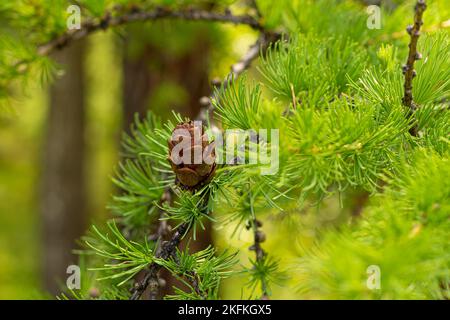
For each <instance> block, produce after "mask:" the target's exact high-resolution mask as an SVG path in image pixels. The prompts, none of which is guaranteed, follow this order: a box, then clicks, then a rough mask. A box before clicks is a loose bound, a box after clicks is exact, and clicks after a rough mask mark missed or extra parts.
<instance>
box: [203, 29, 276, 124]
mask: <svg viewBox="0 0 450 320" xmlns="http://www.w3.org/2000/svg"><path fill="white" fill-rule="evenodd" d="M279 38H280V34H278V33H274V32H268V31H263V32H261V34H260V36H259V37H258V39H257V40H256V42H255V43H253V44H252V45H251V46H250V47H249V49H248V50H247V51H246V52H245V54H244V55H243V56H242V57H241V58H240V59H239V61H238V62H236V63H234V64H233V65H232V66H231V68H230V69H231V70H230V72H229V73H228V74H227V76H226V77H225V78H224V80H223V81H220V80H213V86H214V87H215V88H217V87H222V88H224V89H225V88H227V87H228V86H230V85H231V83H232V82H233V81H234V80H235V79H236V78H238V77H239V76H240V75H241V74H242V73H243V72H244V71H245V70H247V69H248V68H250V66H251V64H252V62H253V60H255V59H256V58H257V57H258V56H259V54H260V53H261V52H265V51H266V49H267V48H268V46H269V44H270V43H272V42H274V41H277V40H278V39H279ZM217 98H218V97H217V95H216V92H213V93H212V94H211V96H209V97H206V96H205V97H202V98H200V104H201V105H202V106H203V108H202V110H201V112H200V115H199V118H200V119H202V120H206V118H207V116H206V115H207V114H210V115H211V114H212V112H213V111H214V106H213V104H212V100H213V99H217Z"/></svg>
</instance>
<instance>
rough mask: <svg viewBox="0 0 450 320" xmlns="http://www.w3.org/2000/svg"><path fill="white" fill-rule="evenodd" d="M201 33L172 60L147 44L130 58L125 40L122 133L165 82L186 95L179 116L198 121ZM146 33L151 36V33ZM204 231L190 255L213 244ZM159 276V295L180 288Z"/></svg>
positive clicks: (204, 44) (204, 53)
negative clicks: (163, 280)
mask: <svg viewBox="0 0 450 320" xmlns="http://www.w3.org/2000/svg"><path fill="white" fill-rule="evenodd" d="M201 31H205V30H200V32H199V33H198V34H196V36H195V37H193V38H194V39H195V40H194V41H193V42H192V43H191V44H190V48H189V50H187V51H186V52H185V53H184V54H182V55H180V56H175V55H173V54H171V53H170V52H168V51H167V50H165V49H163V48H161V46H157V45H153V44H152V43H150V42H148V43H146V44H145V45H144V47H143V49H142V50H141V51H140V52H139V55H136V53H135V52H134V53H133V55H130V52H129V51H130V50H129V46H130V41H136V40H134V39H133V38H132V37H133V36H135V34H133V32H130V33H129V35H128V38H127V39H126V40H125V51H124V60H123V73H124V74H123V79H124V84H123V90H124V92H123V99H124V101H123V113H124V117H123V119H124V130H129V127H130V125H131V123H132V122H133V119H134V115H135V113H138V114H139V115H140V116H142V115H144V114H145V113H146V112H147V110H149V109H151V108H152V106H151V105H150V103H149V99H150V97H151V95H152V94H153V93H154V91H155V90H157V89H158V86H159V85H160V84H161V83H163V82H167V81H170V82H173V83H176V84H177V85H178V86H180V87H181V88H182V89H184V91H185V92H187V93H188V94H189V96H188V97H187V101H186V103H185V104H184V105H182V106H175V107H179V109H180V110H181V113H182V114H183V115H186V116H188V117H190V118H191V119H195V118H196V117H197V115H198V114H199V111H200V107H201V106H200V103H199V100H200V98H201V97H202V96H205V95H209V94H210V85H209V72H208V62H209V51H210V50H209V49H210V39H209V38H208V37H209V35H208V33H207V32H201ZM148 32H152V30H151V29H150V30H149V31H148ZM168 36H170V35H168ZM175 36H177V35H175ZM178 36H179V35H178ZM150 65H151V66H150ZM155 65H157V68H155ZM175 100H176V99H175ZM172 107H174V106H173V105H168V106H167V108H172ZM180 107H181V108H180ZM205 228H206V230H205V231H203V230H202V231H201V232H198V234H197V240H196V241H192V242H191V243H190V249H191V251H192V252H196V251H199V250H202V249H204V248H206V247H207V246H208V245H210V244H212V232H211V224H210V222H209V221H205ZM161 276H162V278H164V279H165V280H166V285H165V287H164V288H162V289H161V294H162V295H165V294H169V293H173V290H172V286H173V285H176V286H178V287H183V284H182V283H180V282H178V281H176V280H175V279H173V278H172V276H171V275H170V274H169V273H167V272H164V271H163V272H161Z"/></svg>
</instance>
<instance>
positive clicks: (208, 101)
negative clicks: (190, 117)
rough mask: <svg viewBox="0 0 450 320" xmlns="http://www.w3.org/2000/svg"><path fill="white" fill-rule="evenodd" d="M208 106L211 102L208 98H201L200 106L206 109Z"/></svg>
mask: <svg viewBox="0 0 450 320" xmlns="http://www.w3.org/2000/svg"><path fill="white" fill-rule="evenodd" d="M210 104H211V100H210V99H209V98H208V97H206V96H203V97H201V98H200V105H202V106H203V107H207V106H209V105H210Z"/></svg>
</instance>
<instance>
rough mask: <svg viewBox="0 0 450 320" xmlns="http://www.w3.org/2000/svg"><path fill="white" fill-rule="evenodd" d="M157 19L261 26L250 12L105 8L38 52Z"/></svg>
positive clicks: (42, 46)
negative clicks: (116, 11)
mask: <svg viewBox="0 0 450 320" xmlns="http://www.w3.org/2000/svg"><path fill="white" fill-rule="evenodd" d="M159 19H179V20H188V21H212V22H222V23H231V24H235V25H238V24H243V25H248V26H249V27H251V28H253V29H255V30H263V26H262V25H261V24H260V23H259V21H258V20H257V19H255V18H254V17H252V16H250V15H233V14H232V13H231V12H230V11H228V10H227V11H226V12H224V13H219V12H211V11H207V10H200V9H190V10H178V11H176V10H171V9H168V8H156V9H154V10H152V11H142V10H140V9H137V8H134V9H133V10H132V11H131V12H126V13H120V14H117V15H113V14H111V12H108V13H107V14H105V16H104V17H103V18H101V19H100V20H90V21H87V22H85V23H83V24H82V25H81V28H80V29H75V30H69V31H67V32H65V33H64V34H62V35H60V36H59V37H57V38H55V39H53V40H51V41H49V42H47V43H45V44H43V45H41V46H39V47H38V53H39V54H40V55H48V54H50V53H51V52H53V51H55V50H58V49H62V48H64V47H66V46H67V45H69V44H70V43H71V42H72V41H74V40H77V39H81V38H83V37H86V36H88V35H89V34H91V33H93V32H96V31H99V30H106V29H108V28H110V27H117V26H121V25H125V24H128V23H133V22H139V21H141V22H142V21H153V20H159Z"/></svg>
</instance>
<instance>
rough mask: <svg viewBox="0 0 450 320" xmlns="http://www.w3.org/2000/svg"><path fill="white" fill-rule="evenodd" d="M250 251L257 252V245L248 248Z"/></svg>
mask: <svg viewBox="0 0 450 320" xmlns="http://www.w3.org/2000/svg"><path fill="white" fill-rule="evenodd" d="M248 250H250V251H255V250H256V247H255V245H251V246H250V247H248Z"/></svg>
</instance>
